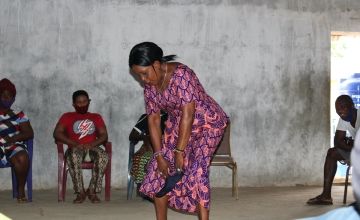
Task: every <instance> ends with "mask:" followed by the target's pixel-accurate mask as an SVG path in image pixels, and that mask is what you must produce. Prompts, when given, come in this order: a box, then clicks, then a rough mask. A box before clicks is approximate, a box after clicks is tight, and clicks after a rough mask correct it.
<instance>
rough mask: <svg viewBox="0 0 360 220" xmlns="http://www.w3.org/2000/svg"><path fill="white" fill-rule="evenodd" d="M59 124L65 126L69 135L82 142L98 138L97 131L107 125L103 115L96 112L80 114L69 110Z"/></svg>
mask: <svg viewBox="0 0 360 220" xmlns="http://www.w3.org/2000/svg"><path fill="white" fill-rule="evenodd" d="M58 123H59V124H61V125H63V126H64V127H65V132H66V134H67V136H68V137H69V138H70V139H72V140H75V141H77V142H78V143H80V144H87V143H91V142H93V141H95V140H96V136H97V133H96V131H97V130H98V129H99V128H102V127H105V123H104V121H103V119H102V117H101V116H100V115H99V114H96V113H90V112H88V113H86V114H79V113H76V112H67V113H65V114H63V115H62V116H61V118H60V119H59V122H58Z"/></svg>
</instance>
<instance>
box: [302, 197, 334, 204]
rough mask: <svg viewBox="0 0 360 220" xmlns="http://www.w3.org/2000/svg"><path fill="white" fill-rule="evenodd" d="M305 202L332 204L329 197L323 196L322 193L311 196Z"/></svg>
mask: <svg viewBox="0 0 360 220" xmlns="http://www.w3.org/2000/svg"><path fill="white" fill-rule="evenodd" d="M306 203H307V204H308V205H332V204H333V202H332V198H331V197H330V198H325V197H324V196H322V195H318V196H316V197H314V198H311V199H309V200H308V201H307V202H306Z"/></svg>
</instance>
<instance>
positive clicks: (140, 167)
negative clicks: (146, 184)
mask: <svg viewBox="0 0 360 220" xmlns="http://www.w3.org/2000/svg"><path fill="white" fill-rule="evenodd" d="M152 155H153V152H152V149H151V146H146V145H145V144H143V145H142V146H141V147H140V149H139V150H138V151H137V152H136V153H135V154H134V157H133V158H132V161H133V162H132V164H133V165H132V167H131V170H130V175H131V176H132V177H134V181H135V183H137V184H138V183H142V181H143V180H144V177H145V175H146V172H147V170H146V167H147V165H148V163H149V161H150V159H151V157H152Z"/></svg>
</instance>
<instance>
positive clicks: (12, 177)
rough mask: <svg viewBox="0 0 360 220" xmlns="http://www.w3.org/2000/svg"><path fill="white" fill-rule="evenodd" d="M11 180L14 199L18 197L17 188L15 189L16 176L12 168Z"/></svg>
mask: <svg viewBox="0 0 360 220" xmlns="http://www.w3.org/2000/svg"><path fill="white" fill-rule="evenodd" d="M11 180H12V190H13V198H14V199H15V198H17V196H18V188H17V180H16V175H15V171H14V168H13V167H11Z"/></svg>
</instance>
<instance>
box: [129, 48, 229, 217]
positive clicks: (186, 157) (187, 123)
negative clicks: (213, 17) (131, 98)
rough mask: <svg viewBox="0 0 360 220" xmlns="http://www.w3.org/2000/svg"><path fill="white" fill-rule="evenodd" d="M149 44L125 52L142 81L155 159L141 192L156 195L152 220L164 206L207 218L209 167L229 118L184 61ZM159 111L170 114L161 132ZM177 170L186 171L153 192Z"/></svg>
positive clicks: (163, 210)
mask: <svg viewBox="0 0 360 220" xmlns="http://www.w3.org/2000/svg"><path fill="white" fill-rule="evenodd" d="M174 59H175V55H170V56H163V51H162V49H161V48H160V47H159V46H157V45H156V44H154V43H152V42H143V43H140V44H138V45H135V46H134V47H133V48H132V50H131V52H130V56H129V66H130V68H131V71H132V72H133V73H134V74H135V76H137V77H138V78H139V79H140V80H141V81H142V82H143V83H144V84H145V88H144V98H145V105H146V113H147V114H148V125H149V130H150V137H151V141H152V146H153V150H154V157H153V159H152V160H151V161H150V165H149V167H148V173H147V175H146V177H145V179H144V181H143V184H142V185H141V187H140V192H142V193H144V194H145V195H147V196H149V197H150V198H153V199H154V202H155V212H156V218H157V219H158V220H163V219H166V218H167V207H168V206H170V207H171V208H174V209H177V210H181V211H186V212H197V213H198V216H199V219H209V207H210V184H209V167H210V160H211V157H212V155H213V153H214V152H215V150H216V147H217V146H218V144H219V142H220V140H221V138H222V136H223V133H224V130H225V127H226V125H227V123H228V117H227V116H226V114H225V112H224V111H223V110H222V109H221V107H220V106H219V105H218V104H217V103H216V102H215V100H214V99H212V98H211V97H210V96H209V95H208V94H207V93H206V92H205V90H204V88H203V87H202V85H201V84H200V82H199V79H198V78H197V77H196V75H195V73H194V72H193V71H192V70H191V69H190V68H189V67H188V66H186V65H184V64H181V63H178V62H169V61H172V60H174ZM160 110H164V111H166V112H167V113H168V120H167V122H166V128H165V133H164V136H162V135H161V129H160ZM176 170H180V171H182V172H183V173H184V175H183V176H182V178H181V180H180V181H179V182H177V183H176V185H175V187H174V188H173V189H172V190H171V191H170V192H168V193H167V194H166V195H165V196H163V197H160V198H158V197H156V196H155V195H156V194H157V193H158V192H159V191H160V190H161V189H162V188H163V187H164V184H165V180H166V179H167V178H168V177H169V176H171V175H172V174H173V173H175V171H176Z"/></svg>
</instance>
